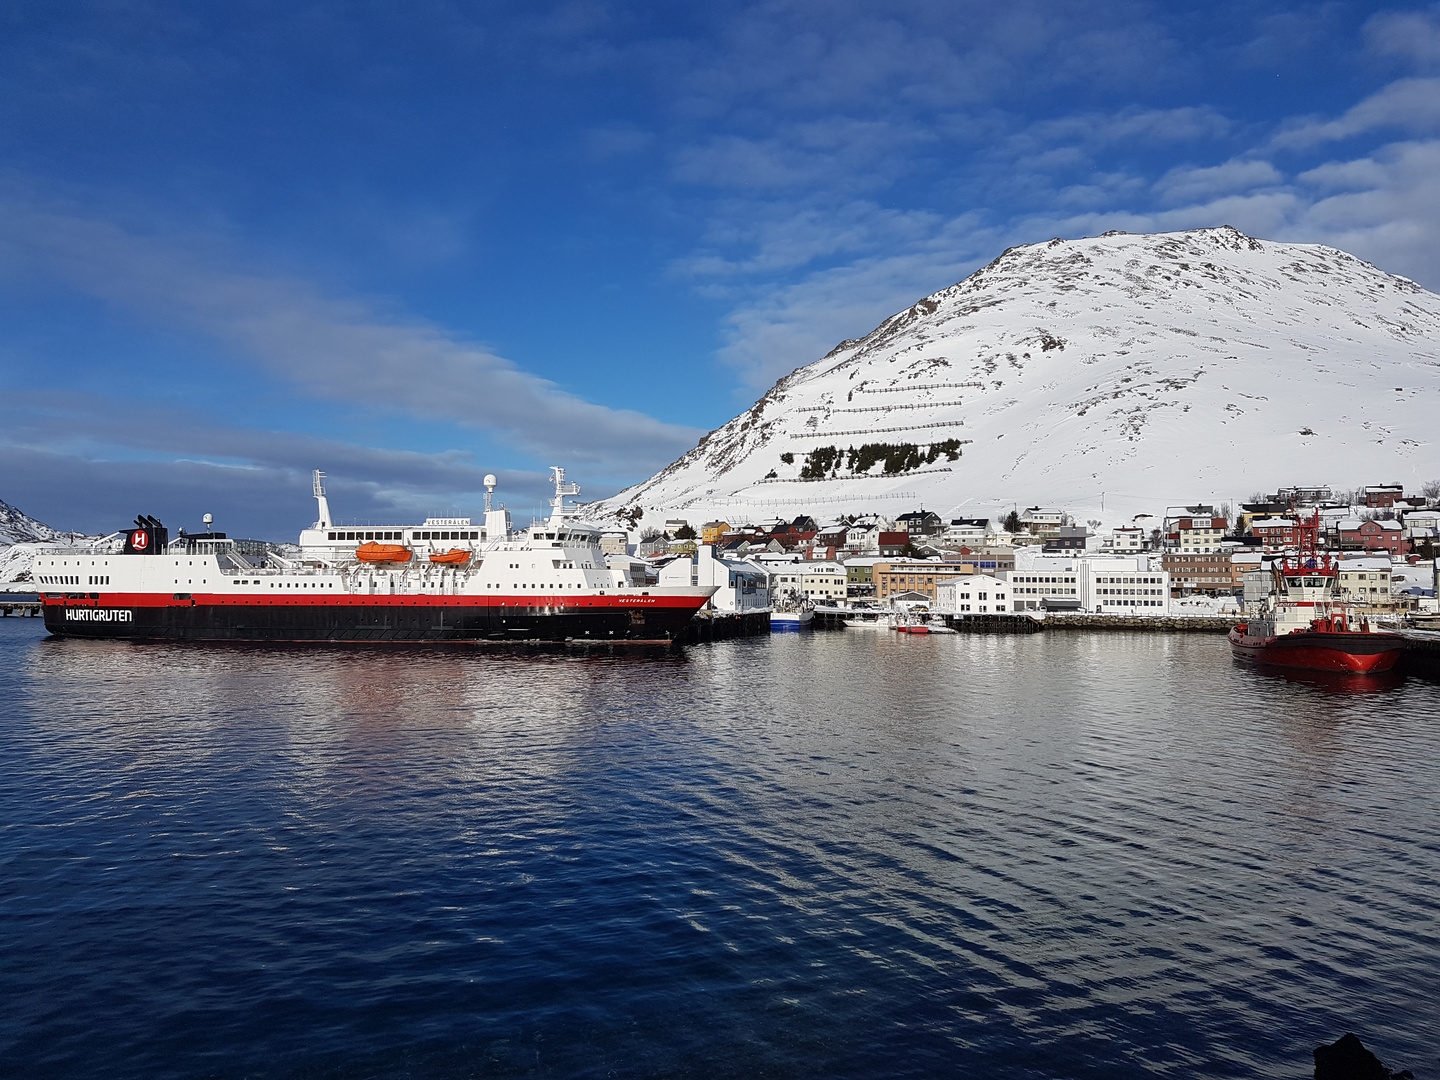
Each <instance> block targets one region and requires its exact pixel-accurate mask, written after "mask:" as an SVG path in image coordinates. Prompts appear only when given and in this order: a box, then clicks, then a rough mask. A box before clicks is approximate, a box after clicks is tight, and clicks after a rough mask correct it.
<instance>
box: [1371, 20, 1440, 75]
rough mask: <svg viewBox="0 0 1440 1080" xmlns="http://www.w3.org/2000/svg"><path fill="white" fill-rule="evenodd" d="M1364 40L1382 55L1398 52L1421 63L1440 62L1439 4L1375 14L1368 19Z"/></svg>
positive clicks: (1375, 51)
mask: <svg viewBox="0 0 1440 1080" xmlns="http://www.w3.org/2000/svg"><path fill="white" fill-rule="evenodd" d="M1365 44H1366V45H1367V46H1368V47H1369V49H1370V51H1371V52H1373V53H1377V54H1379V55H1381V56H1398V57H1401V58H1403V59H1405V60H1409V61H1410V62H1411V63H1414V64H1418V65H1421V66H1429V65H1433V64H1437V63H1440V7H1433V8H1431V9H1430V10H1429V11H1404V12H1401V11H1388V12H1382V13H1380V14H1378V15H1373V16H1371V17H1370V19H1369V21H1368V22H1366V23H1365Z"/></svg>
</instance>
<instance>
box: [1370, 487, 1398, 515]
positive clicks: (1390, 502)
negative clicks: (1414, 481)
mask: <svg viewBox="0 0 1440 1080" xmlns="http://www.w3.org/2000/svg"><path fill="white" fill-rule="evenodd" d="M1403 498H1405V487H1404V485H1402V484H1372V485H1371V486H1370V487H1367V488H1366V489H1365V505H1366V506H1369V507H1373V508H1374V509H1377V510H1388V509H1390V507H1392V506H1394V505H1395V500H1396V499H1403Z"/></svg>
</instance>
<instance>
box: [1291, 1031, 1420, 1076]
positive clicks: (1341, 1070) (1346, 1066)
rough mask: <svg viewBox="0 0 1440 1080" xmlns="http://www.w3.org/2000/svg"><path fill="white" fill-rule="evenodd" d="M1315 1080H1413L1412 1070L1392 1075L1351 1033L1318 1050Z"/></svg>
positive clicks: (1316, 1052) (1316, 1053)
mask: <svg viewBox="0 0 1440 1080" xmlns="http://www.w3.org/2000/svg"><path fill="white" fill-rule="evenodd" d="M1315 1080H1414V1074H1412V1073H1411V1072H1410V1070H1409V1069H1406V1070H1404V1071H1403V1072H1398V1073H1392V1072H1391V1071H1390V1070H1389V1069H1387V1068H1386V1067H1385V1066H1384V1065H1382V1064H1380V1059H1379V1058H1377V1057H1376V1056H1375V1055H1374V1054H1372V1053H1371V1052H1370V1051H1369V1050H1366V1049H1365V1046H1364V1044H1362V1043H1361V1042H1360V1040H1359V1039H1358V1038H1356V1037H1355V1035H1354V1034H1352V1033H1351V1032H1348V1031H1347V1032H1346V1033H1345V1034H1344V1035H1342V1036H1341V1037H1340V1038H1338V1039H1336V1040H1335V1041H1334V1042H1333V1043H1330V1044H1329V1045H1328V1046H1327V1045H1324V1044H1322V1045H1320V1046H1317V1047H1316V1048H1315Z"/></svg>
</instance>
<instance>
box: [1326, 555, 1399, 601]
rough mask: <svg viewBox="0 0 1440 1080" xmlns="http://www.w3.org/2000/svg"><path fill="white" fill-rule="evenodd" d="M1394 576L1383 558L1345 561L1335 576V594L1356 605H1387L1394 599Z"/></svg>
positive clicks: (1364, 557) (1371, 557)
mask: <svg viewBox="0 0 1440 1080" xmlns="http://www.w3.org/2000/svg"><path fill="white" fill-rule="evenodd" d="M1394 591H1395V585H1394V576H1393V573H1392V571H1391V569H1390V560H1389V558H1388V557H1384V556H1373V555H1372V556H1369V557H1366V556H1361V557H1360V558H1356V559H1345V560H1343V561H1342V562H1341V563H1340V569H1339V572H1338V573H1337V574H1336V575H1335V592H1336V593H1337V594H1338V595H1339V596H1342V597H1344V598H1345V599H1346V600H1349V601H1351V602H1352V603H1356V604H1375V605H1383V604H1389V603H1391V601H1392V600H1393V599H1394Z"/></svg>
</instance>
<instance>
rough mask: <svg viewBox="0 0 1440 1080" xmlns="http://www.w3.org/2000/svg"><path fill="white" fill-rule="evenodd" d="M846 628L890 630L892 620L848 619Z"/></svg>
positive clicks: (885, 618) (881, 618)
mask: <svg viewBox="0 0 1440 1080" xmlns="http://www.w3.org/2000/svg"><path fill="white" fill-rule="evenodd" d="M845 628H846V629H847V630H889V629H890V620H889V619H888V618H887V617H885V616H881V617H880V618H878V619H864V618H854V619H846V620H845Z"/></svg>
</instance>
